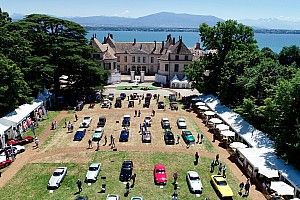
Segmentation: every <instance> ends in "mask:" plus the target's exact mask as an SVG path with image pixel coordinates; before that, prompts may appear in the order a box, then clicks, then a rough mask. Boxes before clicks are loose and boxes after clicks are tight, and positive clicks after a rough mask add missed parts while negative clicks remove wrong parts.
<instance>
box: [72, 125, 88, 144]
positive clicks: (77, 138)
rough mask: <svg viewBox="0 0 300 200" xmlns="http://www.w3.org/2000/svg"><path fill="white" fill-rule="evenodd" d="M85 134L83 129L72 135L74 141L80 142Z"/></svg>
mask: <svg viewBox="0 0 300 200" xmlns="http://www.w3.org/2000/svg"><path fill="white" fill-rule="evenodd" d="M85 133H86V129H85V128H80V129H78V130H77V131H76V133H75V135H74V141H81V140H82V138H83V137H84V136H85Z"/></svg>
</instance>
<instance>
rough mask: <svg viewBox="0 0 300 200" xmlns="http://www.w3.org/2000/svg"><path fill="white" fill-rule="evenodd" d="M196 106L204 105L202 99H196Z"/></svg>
mask: <svg viewBox="0 0 300 200" xmlns="http://www.w3.org/2000/svg"><path fill="white" fill-rule="evenodd" d="M195 105H196V106H205V103H204V102H202V101H198V102H196V103H195Z"/></svg>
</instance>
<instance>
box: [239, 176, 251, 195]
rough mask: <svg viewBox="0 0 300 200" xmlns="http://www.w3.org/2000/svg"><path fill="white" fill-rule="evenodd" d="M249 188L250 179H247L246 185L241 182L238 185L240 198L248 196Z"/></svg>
mask: <svg viewBox="0 0 300 200" xmlns="http://www.w3.org/2000/svg"><path fill="white" fill-rule="evenodd" d="M250 186H251V183H250V179H249V178H248V179H247V181H246V183H244V182H241V183H240V191H239V194H240V195H241V196H248V195H249V190H250Z"/></svg>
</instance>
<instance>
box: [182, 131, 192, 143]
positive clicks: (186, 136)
mask: <svg viewBox="0 0 300 200" xmlns="http://www.w3.org/2000/svg"><path fill="white" fill-rule="evenodd" d="M181 136H182V138H183V140H184V142H185V143H186V144H195V137H194V135H193V134H192V132H191V131H189V130H183V131H182V134H181Z"/></svg>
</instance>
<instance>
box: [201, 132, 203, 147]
mask: <svg viewBox="0 0 300 200" xmlns="http://www.w3.org/2000/svg"><path fill="white" fill-rule="evenodd" d="M202 142H203V134H202V133H201V135H200V144H202Z"/></svg>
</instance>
